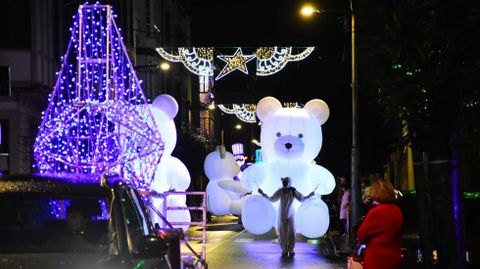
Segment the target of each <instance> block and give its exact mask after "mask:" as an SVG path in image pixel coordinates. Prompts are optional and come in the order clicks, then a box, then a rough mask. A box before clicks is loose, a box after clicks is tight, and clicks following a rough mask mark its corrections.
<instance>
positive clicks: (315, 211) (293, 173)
mask: <svg viewBox="0 0 480 269" xmlns="http://www.w3.org/2000/svg"><path fill="white" fill-rule="evenodd" d="M256 112H257V116H258V118H259V119H260V120H261V122H262V124H261V132H260V139H261V141H260V143H261V145H262V156H263V159H264V161H263V162H261V163H256V164H253V165H251V166H250V167H248V168H247V169H246V170H245V171H243V174H242V180H241V181H240V182H241V183H242V186H244V187H245V188H246V189H248V190H251V191H253V193H254V195H251V196H250V197H248V198H247V199H246V200H245V203H244V205H243V208H242V221H243V224H244V227H245V229H246V230H247V231H249V232H251V233H254V234H262V233H266V232H268V231H269V230H270V229H271V228H272V226H275V216H276V215H277V210H275V207H278V202H277V203H275V204H274V205H273V206H272V204H271V203H270V201H268V200H267V199H265V198H264V197H262V196H260V195H257V194H255V193H256V192H257V190H258V189H259V188H260V189H262V190H263V191H264V192H265V193H266V194H267V195H268V196H272V194H273V193H274V192H275V191H276V190H277V189H279V188H281V187H282V184H281V178H284V177H290V178H291V185H292V187H294V188H295V189H296V190H297V191H299V192H300V193H301V194H303V195H308V194H309V193H311V192H312V191H315V194H316V195H315V196H314V198H310V199H307V200H306V201H304V202H302V203H301V204H300V203H299V202H298V201H295V202H294V204H293V208H294V210H295V212H294V214H295V225H296V228H297V230H298V232H300V233H301V234H303V235H304V236H306V237H309V238H316V237H320V236H322V235H323V234H324V233H325V232H326V231H327V229H328V225H329V214H328V207H327V205H326V204H325V203H324V202H323V201H322V200H321V195H324V194H329V193H331V192H332V191H333V189H334V188H335V179H334V177H333V175H332V174H331V173H330V172H329V171H328V170H327V169H325V168H324V167H322V166H320V165H317V164H316V163H315V162H314V159H315V157H316V156H317V155H318V153H319V152H320V149H321V147H322V128H321V126H322V124H324V123H325V122H326V121H327V119H328V116H329V113H330V111H329V108H328V106H327V104H326V103H325V102H324V101H322V100H320V99H314V100H311V101H309V102H308V103H306V104H305V106H304V107H303V108H283V107H282V104H281V103H280V102H279V101H278V100H277V99H275V98H273V97H265V98H263V99H262V100H260V102H259V103H258V104H257V110H256ZM272 216H273V217H272ZM272 218H273V219H272Z"/></svg>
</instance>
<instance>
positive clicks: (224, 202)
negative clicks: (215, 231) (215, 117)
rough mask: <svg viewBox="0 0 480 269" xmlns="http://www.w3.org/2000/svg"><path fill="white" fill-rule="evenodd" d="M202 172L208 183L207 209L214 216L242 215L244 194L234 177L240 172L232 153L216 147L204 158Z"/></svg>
mask: <svg viewBox="0 0 480 269" xmlns="http://www.w3.org/2000/svg"><path fill="white" fill-rule="evenodd" d="M204 170H205V174H206V175H207V177H208V179H209V182H208V184H207V188H206V192H207V209H208V211H209V212H211V213H213V214H215V215H227V214H235V215H240V214H241V213H242V204H243V200H244V197H245V193H247V192H248V190H246V189H244V188H243V187H242V185H241V184H240V182H239V181H236V180H234V177H235V176H237V174H238V173H239V171H240V167H239V166H238V165H237V163H236V161H235V157H234V156H233V154H232V153H230V152H228V151H226V150H225V147H224V146H218V147H217V149H216V150H215V151H213V152H210V153H209V154H208V155H207V157H206V158H205V162H204Z"/></svg>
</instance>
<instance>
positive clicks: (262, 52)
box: [255, 47, 315, 76]
mask: <svg viewBox="0 0 480 269" xmlns="http://www.w3.org/2000/svg"><path fill="white" fill-rule="evenodd" d="M314 49H315V47H307V48H306V49H305V50H303V51H302V52H301V53H299V54H292V47H260V48H257V50H256V53H255V54H256V56H257V76H269V75H273V74H275V73H277V72H278V71H280V70H282V69H283V68H284V67H285V66H286V65H287V63H288V62H292V61H301V60H303V59H305V58H307V57H308V56H309V55H310V54H311V53H312V52H313V50H314Z"/></svg>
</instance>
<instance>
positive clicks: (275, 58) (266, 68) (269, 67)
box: [156, 47, 315, 80]
mask: <svg viewBox="0 0 480 269" xmlns="http://www.w3.org/2000/svg"><path fill="white" fill-rule="evenodd" d="M233 48H234V49H236V50H235V53H234V54H233V55H224V54H220V55H216V57H217V58H218V59H220V60H222V61H223V62H224V67H223V69H222V70H221V71H220V72H219V73H218V75H217V76H216V77H215V80H219V79H221V78H223V77H225V76H226V75H227V74H229V73H231V72H233V71H235V70H239V71H241V72H243V73H244V74H246V75H248V74H249V72H248V69H247V66H246V64H247V63H248V62H250V61H251V60H253V59H254V58H256V59H257V61H256V75H257V76H269V75H273V74H275V73H277V72H278V71H280V70H282V69H283V68H284V67H285V66H286V65H287V63H289V62H292V61H301V60H303V59H305V58H307V57H308V56H309V55H310V54H311V53H312V52H313V50H314V49H315V47H304V48H294V47H259V48H255V52H253V53H252V54H248V55H244V54H243V50H242V48H239V47H237V48H235V47H233ZM243 49H252V48H243ZM156 50H157V52H158V54H160V56H162V57H163V58H164V59H165V60H167V61H171V62H181V63H183V65H184V66H185V67H186V68H187V69H188V70H190V72H192V73H194V74H196V75H198V76H213V75H214V72H215V70H214V69H215V64H214V60H215V57H214V51H215V49H214V48H213V47H207V48H195V47H193V48H183V47H181V48H174V49H170V52H168V51H167V50H168V49H166V48H157V49H156ZM294 50H301V52H300V53H298V54H295V53H294V52H293V51H294Z"/></svg>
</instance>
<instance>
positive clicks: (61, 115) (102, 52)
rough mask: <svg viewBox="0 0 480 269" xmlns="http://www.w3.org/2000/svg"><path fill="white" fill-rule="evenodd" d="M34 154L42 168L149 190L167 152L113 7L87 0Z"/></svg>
mask: <svg viewBox="0 0 480 269" xmlns="http://www.w3.org/2000/svg"><path fill="white" fill-rule="evenodd" d="M70 30H71V33H72V36H71V38H70V42H69V45H68V48H67V51H66V54H65V55H64V56H63V57H62V66H61V70H60V71H59V72H58V77H57V82H56V84H55V86H54V88H53V92H52V94H51V95H50V97H49V105H48V107H47V109H46V111H45V112H44V114H43V119H42V123H41V126H40V128H39V129H40V130H39V133H38V135H37V137H36V140H35V144H34V148H33V153H34V157H35V162H36V167H37V168H38V169H39V171H40V173H44V174H56V175H62V174H63V175H65V174H66V175H67V176H72V175H73V176H88V177H89V178H92V179H98V180H100V176H101V175H103V174H104V173H107V172H108V173H118V174H120V175H122V176H123V177H124V178H126V179H127V180H129V181H130V182H131V183H132V184H134V185H135V186H136V187H138V188H148V187H149V184H150V181H151V179H152V178H153V174H154V173H155V167H156V165H157V164H158V162H159V161H160V158H161V156H162V153H163V148H164V145H163V142H162V140H161V136H160V133H159V132H158V130H157V128H155V127H153V126H154V121H153V116H152V114H151V112H150V110H149V109H148V106H147V104H148V102H147V99H146V98H145V96H144V94H143V91H142V88H141V86H140V81H139V80H138V78H137V76H136V74H135V72H134V70H133V65H132V63H131V62H130V59H129V58H128V53H127V50H126V48H125V45H124V44H123V42H122V36H121V34H120V31H119V29H118V28H117V26H116V24H115V21H114V15H113V14H112V9H111V7H110V6H109V5H99V4H95V5H81V6H80V7H79V9H78V14H77V15H76V16H75V17H74V25H73V26H72V28H70Z"/></svg>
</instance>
